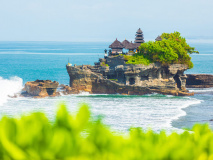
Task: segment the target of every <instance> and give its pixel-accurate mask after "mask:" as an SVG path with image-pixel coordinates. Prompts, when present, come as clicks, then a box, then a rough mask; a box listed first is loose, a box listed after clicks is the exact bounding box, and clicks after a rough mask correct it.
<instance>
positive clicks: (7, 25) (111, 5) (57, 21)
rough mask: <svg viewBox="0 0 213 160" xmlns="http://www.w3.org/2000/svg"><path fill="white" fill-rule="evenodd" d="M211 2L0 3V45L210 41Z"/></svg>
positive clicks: (29, 0)
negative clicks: (175, 36) (176, 38)
mask: <svg viewBox="0 0 213 160" xmlns="http://www.w3.org/2000/svg"><path fill="white" fill-rule="evenodd" d="M212 10H213V1H212V0H107V1H106V0H105V1H103V0H0V41H78V42H79V41H83V42H84V41H106V42H111V41H114V40H115V38H118V39H119V40H121V41H122V40H124V39H125V38H126V39H128V40H134V37H135V32H136V30H137V29H138V28H139V27H140V28H141V29H142V30H143V33H144V38H145V40H146V41H148V40H154V39H155V38H156V37H157V36H158V35H160V34H161V33H162V32H168V33H170V32H174V31H179V32H181V34H182V36H184V37H186V38H187V39H189V40H190V41H198V40H199V41H203V42H204V41H207V42H208V41H209V42H213V40H212V39H213V11H212Z"/></svg>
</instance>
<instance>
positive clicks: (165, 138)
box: [0, 104, 213, 160]
mask: <svg viewBox="0 0 213 160" xmlns="http://www.w3.org/2000/svg"><path fill="white" fill-rule="evenodd" d="M0 159H7V160H10V159H11V160H12V159H21V160H24V159H70V160H72V159H75V160H76V159H79V160H80V159H81V160H100V159H101V160H133V159H134V160H135V159H140V160H141V159H182V160H189V159H199V160H201V159H202V160H204V159H206V160H207V159H209V160H210V159H213V132H212V130H211V129H210V128H209V127H208V125H205V124H204V125H195V126H194V127H193V129H192V132H188V131H185V132H183V133H181V134H178V133H175V132H173V133H171V134H169V135H168V134H166V133H165V131H161V132H160V133H155V132H153V131H152V130H148V131H143V130H142V129H140V128H131V129H130V131H129V134H128V135H126V136H123V135H121V134H118V133H115V132H111V131H110V129H109V128H108V127H107V126H105V125H104V124H103V123H102V121H101V118H97V119H96V120H94V119H91V116H90V111H89V109H88V106H87V105H85V104H84V105H82V106H81V107H80V109H79V111H78V113H77V114H76V115H75V116H73V115H70V114H69V113H68V111H67V110H66V107H65V105H61V106H60V108H59V110H58V112H57V114H56V118H55V121H54V122H52V123H51V122H50V121H49V120H48V119H47V117H46V116H45V115H44V114H42V113H32V114H31V115H27V116H22V117H21V118H20V119H16V118H9V117H3V118H2V119H1V121H0Z"/></svg>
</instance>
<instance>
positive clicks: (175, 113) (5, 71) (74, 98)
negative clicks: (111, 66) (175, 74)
mask: <svg viewBox="0 0 213 160" xmlns="http://www.w3.org/2000/svg"><path fill="white" fill-rule="evenodd" d="M108 46H109V43H104V42H103V43H73V42H72V43H71V42H0V77H1V78H0V91H1V93H0V98H1V99H0V115H1V116H2V115H3V114H7V115H9V116H18V115H20V114H23V113H25V114H28V113H30V112H32V111H43V112H45V113H47V115H48V116H49V118H50V119H53V118H54V115H55V114H54V113H55V110H56V104H57V103H58V102H59V101H62V100H63V101H66V102H67V105H68V108H69V110H70V112H75V111H76V110H77V106H78V103H80V102H82V101H85V102H87V103H89V104H90V105H91V110H92V111H93V113H94V115H99V114H101V115H104V116H105V123H106V124H108V125H110V126H111V127H112V128H113V129H115V130H119V131H127V130H128V128H130V127H131V126H136V127H143V128H145V129H146V128H149V127H151V128H153V129H154V130H156V131H159V130H161V129H165V130H174V129H177V128H182V127H191V126H192V125H193V124H194V123H195V122H199V123H206V122H210V121H209V120H210V119H213V112H212V107H213V99H212V89H211V88H210V89H208V90H201V89H200V90H196V92H199V94H196V95H195V96H193V97H174V96H163V95H159V94H152V95H144V96H122V95H88V94H86V93H83V94H81V95H68V96H63V95H62V96H61V97H55V98H44V99H33V98H9V97H8V95H13V94H14V93H16V92H19V91H20V90H21V88H22V87H23V85H24V83H26V82H27V81H34V80H36V79H50V80H53V81H54V80H55V81H58V82H59V83H61V84H68V83H69V76H68V74H67V72H66V68H65V65H66V64H67V63H68V61H69V62H70V63H72V64H77V65H82V64H90V65H93V64H94V62H96V61H98V59H99V58H103V57H104V49H108ZM191 46H194V47H196V49H197V50H198V51H199V52H200V54H194V55H191V56H192V61H193V63H194V68H193V69H191V70H188V71H187V72H186V73H207V74H213V63H212V62H213V45H212V44H191ZM200 92H202V93H200ZM210 125H212V124H210Z"/></svg>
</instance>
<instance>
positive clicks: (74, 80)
mask: <svg viewBox="0 0 213 160" xmlns="http://www.w3.org/2000/svg"><path fill="white" fill-rule="evenodd" d="M106 64H107V65H106ZM66 67H67V71H68V74H69V76H70V87H71V88H74V89H75V91H76V90H77V91H78V92H80V91H86V92H90V93H106V94H117V93H119V94H126V95H143V94H148V93H153V92H156V93H161V94H170V95H180V96H183V95H193V94H194V93H189V92H188V91H187V90H186V88H185V85H186V76H185V75H184V71H185V70H186V69H187V66H186V65H184V64H171V65H167V66H163V65H161V64H160V63H153V64H150V65H148V66H145V65H132V64H125V60H124V59H123V57H122V56H117V57H113V56H109V57H105V58H101V59H99V62H98V63H95V66H85V65H82V66H74V67H73V66H69V65H67V66H66Z"/></svg>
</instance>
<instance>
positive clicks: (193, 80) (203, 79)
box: [186, 74, 213, 88]
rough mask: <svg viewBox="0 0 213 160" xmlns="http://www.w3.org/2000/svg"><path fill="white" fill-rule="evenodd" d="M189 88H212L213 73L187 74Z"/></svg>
mask: <svg viewBox="0 0 213 160" xmlns="http://www.w3.org/2000/svg"><path fill="white" fill-rule="evenodd" d="M186 87H187V88H210V87H213V75H209V74H187V79H186Z"/></svg>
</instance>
